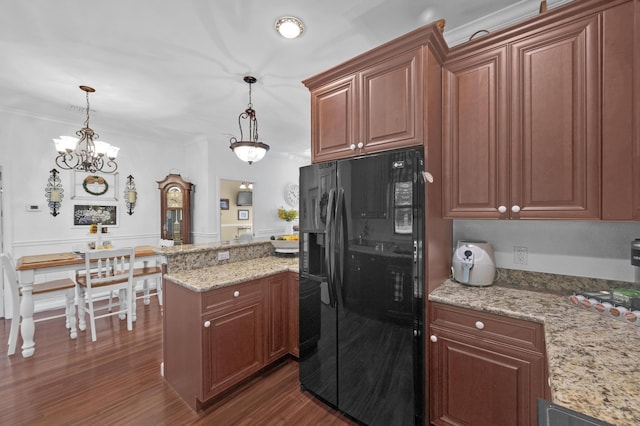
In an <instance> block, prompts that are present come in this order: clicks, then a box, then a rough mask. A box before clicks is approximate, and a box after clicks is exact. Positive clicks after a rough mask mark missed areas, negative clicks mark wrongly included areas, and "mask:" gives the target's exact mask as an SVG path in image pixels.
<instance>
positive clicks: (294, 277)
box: [287, 272, 300, 358]
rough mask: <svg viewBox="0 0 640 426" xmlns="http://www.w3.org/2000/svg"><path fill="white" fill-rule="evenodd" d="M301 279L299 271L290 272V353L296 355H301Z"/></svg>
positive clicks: (288, 321)
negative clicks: (299, 322)
mask: <svg viewBox="0 0 640 426" xmlns="http://www.w3.org/2000/svg"><path fill="white" fill-rule="evenodd" d="M299 289H300V280H299V278H298V273H297V272H289V318H288V319H287V323H288V324H289V354H291V355H293V356H294V357H296V358H298V357H300V336H299V329H300V325H299V324H298V321H299V318H300V314H299V310H300V307H299V303H300V301H299V299H300V290H299Z"/></svg>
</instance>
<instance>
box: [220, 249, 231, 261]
mask: <svg viewBox="0 0 640 426" xmlns="http://www.w3.org/2000/svg"><path fill="white" fill-rule="evenodd" d="M218 260H229V252H228V251H219V252H218Z"/></svg>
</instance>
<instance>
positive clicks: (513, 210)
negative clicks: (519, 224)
mask: <svg viewBox="0 0 640 426" xmlns="http://www.w3.org/2000/svg"><path fill="white" fill-rule="evenodd" d="M511 211H512V212H514V213H518V212H519V211H520V206H519V205H517V204H516V205H514V206H513V207H511Z"/></svg>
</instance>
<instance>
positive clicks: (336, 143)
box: [311, 75, 358, 163]
mask: <svg viewBox="0 0 640 426" xmlns="http://www.w3.org/2000/svg"><path fill="white" fill-rule="evenodd" d="M357 108H358V102H357V85H356V75H350V76H347V77H344V78H341V79H339V80H337V81H334V82H331V83H329V84H326V85H324V86H321V87H319V88H316V89H313V90H311V150H312V151H311V157H312V158H311V159H312V160H313V162H314V163H315V162H320V161H326V160H334V159H338V158H344V157H347V156H351V155H352V153H353V152H354V150H353V149H352V148H351V145H352V144H353V143H354V142H353V141H355V140H356V138H357V131H358V124H357Z"/></svg>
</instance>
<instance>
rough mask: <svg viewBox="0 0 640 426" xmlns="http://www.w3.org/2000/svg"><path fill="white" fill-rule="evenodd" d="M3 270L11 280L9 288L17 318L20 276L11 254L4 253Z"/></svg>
mask: <svg viewBox="0 0 640 426" xmlns="http://www.w3.org/2000/svg"><path fill="white" fill-rule="evenodd" d="M0 257H2V269H4V273H5V274H6V275H7V278H8V279H9V287H10V288H11V302H12V309H13V312H12V315H13V317H14V318H15V317H16V315H18V314H19V312H20V288H19V286H18V274H16V265H15V263H14V262H13V258H12V257H11V255H10V254H9V253H2V254H1V255H0Z"/></svg>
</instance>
